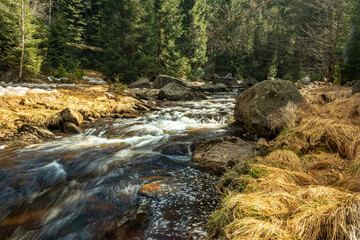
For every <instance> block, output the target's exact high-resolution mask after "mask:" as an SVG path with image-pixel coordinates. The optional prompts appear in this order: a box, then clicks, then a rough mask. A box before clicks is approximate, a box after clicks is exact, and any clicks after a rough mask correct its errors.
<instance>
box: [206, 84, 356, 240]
mask: <svg viewBox="0 0 360 240" xmlns="http://www.w3.org/2000/svg"><path fill="white" fill-rule="evenodd" d="M303 93H304V96H305V98H306V99H307V102H308V104H305V105H303V106H301V107H299V108H298V109H297V110H296V114H293V116H292V117H291V118H293V119H292V121H289V122H290V123H292V124H290V126H289V127H288V128H285V129H284V130H283V131H282V132H281V134H280V135H279V136H278V137H277V138H276V139H275V140H274V141H272V142H271V143H270V148H269V149H268V150H267V151H265V153H264V151H263V153H264V154H263V155H262V156H258V157H256V158H253V159H248V160H247V161H245V162H242V163H240V164H238V165H236V166H235V167H234V168H233V169H232V170H231V171H229V172H227V173H226V174H225V175H224V176H223V177H222V178H221V179H220V182H219V189H220V190H221V191H222V193H223V198H222V202H221V205H220V206H219V208H218V209H217V211H216V212H215V213H213V215H212V216H211V219H210V228H211V235H210V238H216V239H259V240H260V239H264V240H265V239H269V240H270V239H306V240H315V239H354V240H355V239H359V238H360V231H359V229H360V212H359V211H360V196H359V195H358V193H359V191H360V184H359V183H360V182H359V180H360V94H355V95H353V96H351V91H350V90H349V89H348V88H342V87H336V86H331V87H326V88H319V89H312V90H309V89H304V90H303Z"/></svg>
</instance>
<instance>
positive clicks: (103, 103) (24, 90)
mask: <svg viewBox="0 0 360 240" xmlns="http://www.w3.org/2000/svg"><path fill="white" fill-rule="evenodd" d="M26 86H27V87H25V86H24V87H23V86H14V87H12V86H7V87H1V89H0V93H1V94H0V123H1V125H0V145H2V146H25V145H29V144H35V143H39V142H41V141H42V140H49V139H51V138H54V137H55V135H53V134H52V133H51V132H49V131H48V129H49V130H60V129H57V126H56V125H57V124H58V121H59V115H60V113H61V111H63V110H64V109H67V108H69V109H72V110H74V111H76V112H78V113H80V114H81V116H82V119H83V120H84V121H83V122H82V123H81V124H82V126H80V128H83V129H85V128H86V125H88V124H89V123H91V122H93V121H95V120H97V119H100V118H105V117H108V118H120V117H125V118H126V117H134V116H136V114H139V112H141V111H144V110H149V109H151V108H152V106H150V105H151V104H152V103H151V102H150V101H144V100H138V99H135V98H133V97H129V96H124V95H121V94H120V95H119V94H117V93H116V92H113V91H110V90H109V87H108V86H106V85H99V86H94V85H75V84H74V86H73V85H72V86H62V85H61V86H60V87H58V88H53V86H52V85H46V84H42V85H41V86H43V88H38V87H39V86H40V85H39V86H37V85H35V87H28V86H29V84H27V85H26ZM30 86H31V85H30ZM22 126H31V128H33V129H34V128H36V130H35V131H27V130H23V129H24V128H21V127H22ZM55 133H56V132H55ZM58 133H59V134H61V133H60V132H58Z"/></svg>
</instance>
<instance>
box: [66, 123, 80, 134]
mask: <svg viewBox="0 0 360 240" xmlns="http://www.w3.org/2000/svg"><path fill="white" fill-rule="evenodd" d="M62 131H63V132H64V133H70V134H81V133H82V131H81V129H80V128H79V127H78V126H76V125H75V124H74V123H72V122H64V124H63V126H62Z"/></svg>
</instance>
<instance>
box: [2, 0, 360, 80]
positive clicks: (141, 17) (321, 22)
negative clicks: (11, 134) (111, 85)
mask: <svg viewBox="0 0 360 240" xmlns="http://www.w3.org/2000/svg"><path fill="white" fill-rule="evenodd" d="M83 69H94V70H97V71H100V72H101V73H103V74H104V75H105V76H106V77H107V78H108V79H110V80H115V79H116V80H117V81H121V82H124V83H129V82H132V81H134V80H136V79H137V78H138V77H148V78H153V77H155V76H157V75H158V74H167V75H171V76H174V77H182V78H186V79H188V80H199V79H204V78H211V77H212V76H214V74H218V75H223V74H227V73H232V74H233V75H234V76H235V77H236V78H237V79H242V78H248V77H255V78H256V79H258V80H264V79H267V78H269V77H274V78H281V79H288V80H293V81H295V80H298V79H301V78H303V77H306V76H308V77H310V78H311V79H312V80H324V79H326V80H328V81H332V82H346V81H349V80H350V81H351V80H357V79H359V78H360V2H359V1H358V0H267V1H265V0H261V1H260V0H213V1H210V0H126V1H124V0H0V72H1V74H0V77H1V78H4V79H5V78H12V79H15V80H19V79H20V80H29V79H31V78H37V77H42V76H47V75H55V76H57V77H61V76H68V77H70V78H72V79H76V78H80V77H81V75H82V71H83Z"/></svg>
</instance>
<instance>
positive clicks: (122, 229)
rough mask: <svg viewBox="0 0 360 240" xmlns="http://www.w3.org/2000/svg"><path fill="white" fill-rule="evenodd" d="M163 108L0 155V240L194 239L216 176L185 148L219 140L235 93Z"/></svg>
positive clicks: (212, 198)
mask: <svg viewBox="0 0 360 240" xmlns="http://www.w3.org/2000/svg"><path fill="white" fill-rule="evenodd" d="M208 98H209V99H208V100H206V101H199V102H179V103H174V102H164V103H161V106H160V110H159V111H154V112H148V113H145V114H143V116H140V117H138V118H131V119H125V118H122V119H116V120H112V121H106V120H103V121H99V122H97V123H96V124H91V125H89V127H88V128H87V129H86V131H85V133H84V134H81V135H75V136H70V137H62V136H61V135H59V136H58V138H57V139H56V140H53V141H48V142H45V143H41V144H37V145H32V146H28V147H25V148H17V149H16V148H15V149H9V148H5V149H0V213H1V214H0V239H46V240H47V239H49V240H52V239H69V240H70V239H71V240H76V239H147V240H150V239H171V240H173V239H185V240H186V239H201V238H202V237H204V236H206V234H207V231H206V223H207V220H208V217H209V214H210V213H211V212H212V211H213V210H214V208H215V207H216V205H217V198H216V196H217V194H218V192H217V190H216V188H215V184H216V181H217V179H216V177H214V176H212V175H210V174H207V173H204V172H201V171H198V170H196V169H193V168H191V167H190V165H189V163H190V160H191V156H192V152H191V147H190V146H191V145H192V143H193V142H195V141H204V140H208V139H210V138H213V137H216V136H222V135H226V134H228V133H227V129H226V123H227V121H228V119H229V118H230V117H231V116H232V113H233V108H234V104H235V100H234V94H229V93H218V94H216V95H212V96H210V97H208Z"/></svg>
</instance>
